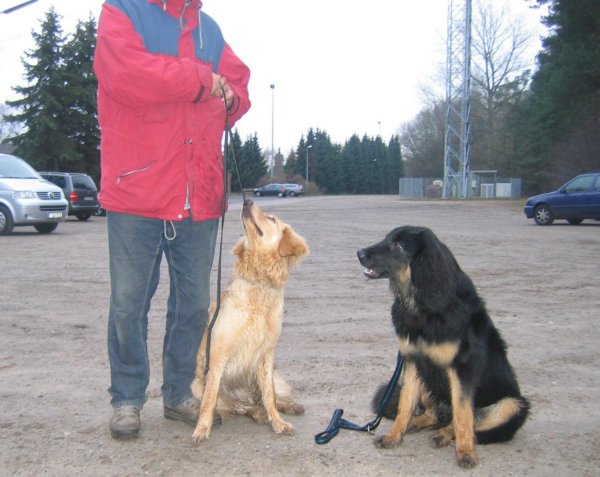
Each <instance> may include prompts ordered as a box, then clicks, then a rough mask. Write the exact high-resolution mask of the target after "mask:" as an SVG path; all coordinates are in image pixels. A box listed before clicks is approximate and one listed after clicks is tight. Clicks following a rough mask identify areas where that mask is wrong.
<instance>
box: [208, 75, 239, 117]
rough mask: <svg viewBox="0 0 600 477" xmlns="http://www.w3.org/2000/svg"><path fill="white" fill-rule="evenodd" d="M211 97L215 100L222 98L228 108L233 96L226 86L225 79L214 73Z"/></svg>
mask: <svg viewBox="0 0 600 477" xmlns="http://www.w3.org/2000/svg"><path fill="white" fill-rule="evenodd" d="M211 96H213V97H215V98H222V99H223V101H225V104H226V105H227V107H228V108H229V107H231V105H232V104H233V97H234V94H233V90H232V89H231V88H230V87H229V85H228V84H227V79H225V78H224V77H222V76H220V75H217V74H214V73H213V87H212V91H211Z"/></svg>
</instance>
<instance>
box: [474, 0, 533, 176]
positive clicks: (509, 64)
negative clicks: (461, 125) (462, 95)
mask: <svg viewBox="0 0 600 477" xmlns="http://www.w3.org/2000/svg"><path fill="white" fill-rule="evenodd" d="M533 38H534V36H533V33H532V32H531V31H530V30H528V29H527V27H526V23H525V20H524V18H523V17H522V16H517V15H514V14H513V13H512V12H510V11H509V10H508V9H507V8H506V7H505V6H498V4H497V2H496V3H492V1H491V0H478V1H477V2H476V8H475V15H474V18H473V34H472V48H473V54H472V68H471V71H472V84H473V100H474V101H473V110H472V113H473V121H472V124H473V129H472V132H473V143H474V144H473V147H472V149H471V150H472V154H473V163H474V165H477V166H479V167H493V168H502V167H501V166H502V161H503V158H504V157H506V148H507V147H508V144H507V139H506V136H505V134H504V131H505V128H504V125H505V118H506V113H507V111H508V107H509V106H510V104H511V103H512V102H513V101H514V100H515V98H516V97H518V92H519V91H521V90H522V89H524V88H525V87H526V85H527V81H528V77H529V72H528V67H529V66H530V58H529V57H528V54H527V53H528V50H529V49H530V47H531V44H532V41H533ZM477 116H479V118H478V117H477ZM499 166H500V167H499Z"/></svg>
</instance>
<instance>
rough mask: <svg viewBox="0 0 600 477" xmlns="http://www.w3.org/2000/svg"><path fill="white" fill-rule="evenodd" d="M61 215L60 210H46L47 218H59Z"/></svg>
mask: <svg viewBox="0 0 600 477" xmlns="http://www.w3.org/2000/svg"><path fill="white" fill-rule="evenodd" d="M62 216H63V214H62V212H48V218H49V219H61V218H62Z"/></svg>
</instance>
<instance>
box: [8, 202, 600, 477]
mask: <svg viewBox="0 0 600 477" xmlns="http://www.w3.org/2000/svg"><path fill="white" fill-rule="evenodd" d="M239 202H240V201H239V198H235V199H233V200H232V205H231V208H230V212H229V213H228V215H227V220H226V224H225V239H224V241H225V245H224V248H225V252H224V258H223V275H224V279H223V280H224V284H226V283H227V281H228V279H229V277H230V276H231V265H232V257H231V255H230V254H229V249H230V248H231V246H232V245H233V244H234V242H235V241H236V240H237V239H238V237H239V236H240V235H241V233H242V232H241V231H242V229H241V225H240V222H239V216H238V213H239ZM257 203H259V204H260V205H261V206H262V207H263V208H264V209H265V210H267V211H269V212H272V213H275V214H277V215H278V216H279V217H280V218H281V219H282V220H284V221H286V222H288V223H289V224H291V225H292V226H293V227H294V228H295V229H296V231H297V232H298V233H300V234H301V235H303V236H304V237H305V238H306V240H307V242H308V244H309V246H310V247H311V251H312V253H311V255H310V256H308V257H307V258H306V260H305V261H304V262H303V263H302V264H301V265H299V266H298V267H297V268H295V269H294V270H293V272H292V274H291V278H290V281H289V283H288V287H287V290H286V305H285V317H284V325H283V331H282V335H281V339H280V343H279V347H278V351H277V359H276V362H277V367H278V369H279V370H280V372H281V373H282V374H283V375H285V377H286V378H287V380H288V381H289V382H290V383H291V384H292V385H293V386H294V388H295V395H296V397H297V400H298V401H299V402H300V403H302V404H304V405H305V406H306V409H307V411H306V414H305V415H304V416H298V417H290V418H289V420H290V422H292V423H293V424H294V425H295V427H296V431H297V432H296V435H295V436H291V437H288V436H277V435H275V434H274V433H273V432H272V431H271V430H270V428H269V427H267V426H259V425H257V424H255V423H254V422H252V421H250V420H249V419H247V418H243V417H239V418H234V419H230V420H227V421H225V422H224V424H223V425H222V426H221V427H219V428H216V429H214V431H213V433H212V434H211V437H210V440H208V441H206V442H204V443H202V444H201V445H200V446H195V445H193V444H192V439H191V435H192V428H190V427H187V426H185V425H184V424H181V423H177V422H173V421H168V420H166V419H164V418H163V417H162V401H161V398H160V384H161V382H160V376H161V371H160V369H161V368H160V366H161V356H160V353H161V347H162V332H163V329H164V314H165V308H166V296H167V292H168V275H167V273H166V269H164V272H165V273H163V274H162V282H161V285H160V286H159V290H158V291H157V294H156V296H155V299H154V301H153V306H152V309H151V312H150V331H149V354H150V360H151V366H152V371H153V374H152V377H151V382H150V386H149V389H148V393H149V401H148V403H147V404H146V406H145V407H144V410H143V411H142V421H143V427H142V432H141V434H140V437H139V438H138V439H136V440H133V441H125V442H121V441H116V440H113V439H112V438H111V437H110V435H109V432H108V421H109V419H110V416H111V407H110V404H109V396H108V393H107V387H108V379H109V371H108V361H107V357H106V320H107V309H108V295H109V282H108V259H107V244H106V224H105V219H104V218H102V217H93V218H92V219H90V220H89V221H87V222H80V221H77V220H75V219H70V220H69V221H68V222H66V223H63V224H61V225H59V227H58V229H57V230H56V231H55V232H54V233H52V234H50V235H41V234H38V233H37V232H35V231H34V229H33V228H31V227H27V228H21V229H16V231H15V233H14V234H13V235H11V236H3V237H0V264H1V270H2V281H1V285H0V325H1V327H2V333H1V334H0V442H1V444H2V446H1V447H2V451H1V452H0V475H7V476H8V475H11V476H13V475H15V476H59V475H60V476H71V475H83V476H143V475H150V476H191V475H206V476H213V475H218V476H243V475H251V476H254V475H256V476H286V477H292V476H302V477H306V476H313V475H340V476H354V475H360V476H376V475H384V476H386V475H399V476H412V475H449V476H452V475H461V476H464V475H474V476H499V475H502V476H504V475H527V476H551V475H556V476H564V475H569V476H597V475H599V469H600V452H599V451H600V432H599V431H598V427H597V426H598V425H599V423H600V413H599V411H598V400H599V399H600V387H599V385H600V372H599V370H598V369H599V368H598V365H599V364H600V359H599V357H600V351H599V347H598V342H599V338H600V331H599V325H598V318H599V316H598V315H599V312H598V310H599V305H600V285H599V284H598V280H597V279H596V278H594V277H596V276H597V273H598V270H599V265H600V223H598V222H589V221H586V222H584V223H583V224H581V225H579V226H570V225H567V224H566V222H565V223H564V224H562V223H560V222H557V223H556V224H555V225H553V226H551V227H539V226H536V225H535V224H534V223H533V222H532V221H527V220H526V219H525V218H524V215H523V213H522V211H521V207H522V203H521V202H503V201H497V202H492V201H431V202H429V201H403V200H400V199H399V198H398V197H395V196H363V197H356V196H353V197H350V196H344V197H301V198H286V199H268V198H261V199H257ZM406 224H410V225H424V226H428V227H430V228H432V229H433V230H434V232H435V233H436V234H437V235H438V237H439V238H440V239H441V240H443V241H444V242H445V243H446V244H447V245H448V246H449V247H450V249H451V250H452V251H453V253H454V255H455V256H456V258H457V260H458V261H459V263H460V264H461V266H462V268H463V269H464V270H465V271H466V272H467V273H468V274H469V275H470V276H471V278H472V279H473V281H474V283H475V285H476V286H477V288H478V290H479V292H480V294H481V295H482V297H484V299H485V300H486V302H487V305H488V311H489V312H490V315H491V316H492V318H493V319H494V321H495V323H496V325H497V327H498V328H499V329H500V330H501V332H502V334H503V336H504V338H505V340H506V341H507V343H508V345H509V358H510V360H511V363H512V365H513V367H514V368H515V370H516V372H517V375H518V377H519V381H520V384H521V389H522V392H523V394H524V395H526V396H527V397H528V398H529V399H530V401H531V403H532V413H531V416H530V418H529V420H528V421H527V422H526V423H525V426H524V427H523V428H522V429H521V430H520V431H519V433H518V434H517V435H516V437H515V439H514V440H513V441H511V442H509V443H506V444H497V445H490V446H480V447H478V454H479V458H480V462H479V465H478V466H477V467H476V468H475V469H474V470H470V471H464V470H461V469H459V468H458V467H457V465H456V464H455V461H454V449H453V447H452V446H450V447H448V448H444V449H433V448H431V447H430V445H429V443H428V435H427V434H428V433H427V432H422V433H418V434H411V435H408V436H407V437H406V438H405V439H404V442H403V444H402V445H401V446H399V447H397V448H395V449H389V450H382V449H377V448H376V447H375V446H374V445H373V442H372V441H373V437H372V436H369V435H367V434H364V433H356V432H351V431H341V432H340V434H339V435H338V437H337V438H335V439H334V440H333V441H332V442H330V443H329V444H327V445H323V446H320V445H317V444H315V442H314V435H315V434H316V433H317V432H320V431H321V430H323V429H324V428H325V427H326V425H327V423H328V422H329V419H330V417H331V414H332V412H333V410H334V409H335V408H337V407H341V408H343V409H344V410H345V413H344V417H345V418H346V419H348V420H351V421H353V422H356V423H360V424H363V423H365V422H367V421H368V420H370V419H371V418H372V417H373V415H372V414H371V410H370V400H371V396H372V394H373V392H374V390H375V388H376V387H377V386H378V385H379V384H381V383H385V382H387V380H388V379H389V377H390V375H391V373H392V371H393V368H394V365H395V356H396V351H397V347H396V344H395V338H394V335H393V331H392V327H391V322H390V318H389V308H390V304H391V300H392V298H391V296H390V294H389V291H388V290H387V284H386V283H385V282H384V281H377V280H376V281H370V282H369V281H366V280H365V279H364V278H363V275H362V270H361V267H360V265H359V263H358V261H357V259H356V250H357V249H358V248H361V247H363V246H366V245H369V244H372V243H374V242H376V241H379V240H380V239H381V238H382V237H383V236H384V235H385V234H386V233H387V232H388V231H389V230H391V229H392V228H393V227H396V226H398V225H406ZM215 264H216V260H215ZM163 266H164V264H163ZM214 276H215V277H216V273H215V274H214ZM214 289H215V287H213V290H214ZM213 293H214V291H213ZM389 425H390V423H389V421H384V422H383V423H382V424H381V426H380V427H379V429H378V430H377V434H380V433H382V432H385V430H387V429H388V427H389Z"/></svg>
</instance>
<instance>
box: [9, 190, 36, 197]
mask: <svg viewBox="0 0 600 477" xmlns="http://www.w3.org/2000/svg"><path fill="white" fill-rule="evenodd" d="M13 198H15V199H36V198H37V195H36V193H35V192H33V191H30V190H17V191H15V192H13Z"/></svg>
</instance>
